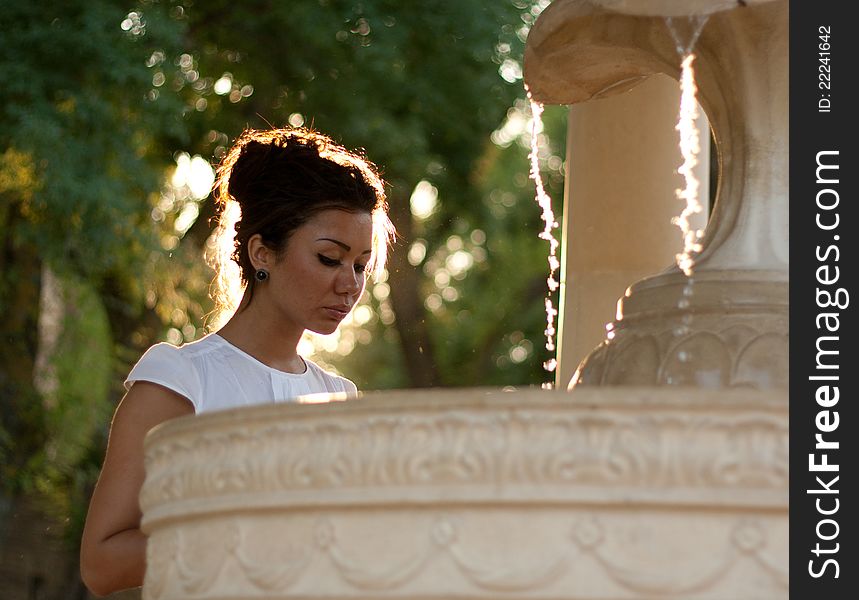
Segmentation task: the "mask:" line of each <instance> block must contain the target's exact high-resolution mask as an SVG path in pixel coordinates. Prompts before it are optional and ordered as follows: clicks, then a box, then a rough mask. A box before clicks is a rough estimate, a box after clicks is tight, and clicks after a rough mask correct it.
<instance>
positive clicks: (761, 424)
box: [141, 0, 788, 600]
mask: <svg viewBox="0 0 859 600" xmlns="http://www.w3.org/2000/svg"><path fill="white" fill-rule="evenodd" d="M744 4H745V6H739V5H737V4H736V3H734V2H713V1H705V0H697V1H684V2H680V1H673V2H669V1H667V0H663V1H652V2H647V1H644V0H641V1H639V2H624V1H611V0H601V1H598V0H590V1H583V0H556V2H555V3H553V4H552V5H550V7H549V8H548V9H547V10H546V11H545V12H544V13H543V14H542V15H541V16H540V18H539V19H538V21H537V23H536V24H535V26H534V28H533V29H532V32H531V36H530V37H529V41H528V45H527V48H526V79H527V80H528V83H529V86H530V88H531V90H532V93H533V94H534V96H535V98H536V99H537V100H539V101H543V102H556V103H577V102H584V101H586V100H589V99H591V98H593V97H594V96H599V95H600V93H607V92H606V90H611V92H620V91H621V90H622V88H623V87H625V86H629V85H633V84H634V83H636V82H638V81H640V80H641V79H643V78H645V77H647V76H649V75H650V74H653V73H660V72H661V73H668V74H672V75H673V74H676V72H677V64H679V60H677V58H676V57H675V56H673V53H674V49H673V45H671V46H668V45H667V44H668V41H667V39H668V38H667V37H666V36H667V35H668V32H667V31H666V23H665V21H664V19H662V18H661V17H662V16H666V15H668V16H676V17H682V16H683V15H686V14H689V13H695V14H699V13H712V14H710V17H709V22H708V24H707V26H706V27H705V29H704V32H703V33H702V35H701V40H700V42H699V44H698V45H697V47H696V51H698V52H700V62H699V71H698V72H699V78H700V83H699V85H700V87H701V90H702V104H703V105H704V106H705V108H706V109H707V111H708V113H709V115H710V118H711V120H712V122H713V125H714V128H715V130H716V135H717V139H718V140H719V144H720V160H721V164H722V173H723V175H722V180H721V184H720V191H719V202H718V203H717V207H716V212H715V217H714V218H713V219H712V221H711V225H710V228H709V229H708V233H707V241H706V247H705V250H704V252H703V253H702V255H701V257H700V262H699V265H698V268H697V270H696V275H695V278H696V282H695V286H694V293H693V296H692V298H693V299H694V302H693V304H692V305H691V306H690V307H689V308H691V309H693V313H692V319H691V321H689V322H687V321H688V320H687V321H682V322H683V323H684V325H687V326H688V329H689V330H688V331H687V332H684V334H683V335H682V336H677V335H676V334H675V333H674V331H673V330H674V328H675V325H676V323H677V321H678V320H680V319H682V316H683V315H681V314H678V307H677V305H676V298H675V296H674V294H675V293H677V292H678V290H679V289H680V288H682V287H683V285H685V283H684V282H683V280H682V279H681V275H680V274H679V273H675V272H671V271H668V272H665V273H662V274H659V275H656V276H654V277H653V278H651V279H646V280H644V281H643V282H641V283H638V284H636V285H634V286H632V288H631V290H630V292H629V293H628V296H627V297H626V298H624V300H623V303H622V311H621V317H622V318H619V319H618V320H617V321H616V322H615V323H614V324H613V325H612V327H613V328H614V329H615V330H616V331H615V333H616V335H615V336H614V339H613V340H611V342H610V343H606V344H604V345H603V346H601V348H600V349H598V350H597V351H596V352H595V353H594V354H593V355H592V356H591V357H590V358H588V359H587V360H586V361H585V363H584V365H583V367H582V369H580V376H579V378H578V381H579V382H580V383H581V384H588V383H597V384H600V385H597V386H589V385H577V386H576V387H575V389H574V390H573V391H572V392H560V391H551V392H550V391H543V390H535V389H534V390H518V391H502V390H486V389H468V390H408V391H391V392H377V393H367V394H364V395H362V396H361V397H360V398H357V399H351V400H349V401H346V402H340V401H330V400H340V399H335V398H321V399H320V398H313V397H309V398H306V399H304V400H305V401H304V402H301V403H297V404H280V405H268V406H258V407H252V408H244V409H239V410H233V411H224V412H220V413H212V414H207V415H202V416H198V417H187V418H182V419H177V420H175V421H172V422H169V423H166V424H164V425H162V426H159V427H158V428H156V429H155V430H153V431H152V432H150V434H149V435H148V437H147V440H146V471H147V476H146V482H145V484H144V487H143V490H142V492H141V507H142V509H143V513H144V516H143V528H144V530H145V531H146V532H147V534H148V535H149V536H150V537H149V544H148V549H147V572H146V580H145V584H144V591H143V593H144V598H145V599H146V600H179V599H183V600H190V599H203V598H206V599H215V598H217V599H226V598H230V599H251V598H253V599H263V598H265V599H287V598H289V599H297V598H304V599H310V598H318V599H323V598H324V599H335V598H344V599H345V598H353V599H359V598H360V599H378V598H401V599H405V598H410V599H427V600H428V599H436V598H437V599H441V598H457V599H465V598H511V599H525V598H534V599H546V600H549V599H553V600H562V599H563V600H572V599H586V598H587V599H621V598H684V599H686V598H731V599H736V598H743V599H751V598H783V597H786V596H787V577H788V575H787V548H788V525H787V498H788V490H787V486H788V443H787V439H788V408H787V395H786V391H785V390H784V387H785V384H786V369H785V367H784V363H783V357H784V356H785V354H784V351H785V347H784V345H785V344H786V341H785V336H786V335H787V330H786V310H787V305H786V297H785V292H786V269H785V266H786V260H787V259H786V248H784V247H783V242H786V239H785V232H784V231H783V230H782V225H785V226H786V218H787V213H786V210H787V209H786V198H787V196H786V179H785V169H786V165H785V164H783V162H782V161H783V159H784V157H786V143H787V142H786V138H785V137H784V136H785V135H786V121H785V122H783V120H782V117H783V116H784V114H785V113H784V111H783V110H782V108H784V110H786V96H784V95H780V94H785V93H786V83H787V79H786V78H787V72H786V59H787V48H786V32H787V3H786V1H784V0H777V1H774V2H754V1H752V0H750V1H748V2H745V3H744ZM643 7H648V8H647V9H644V8H643ZM651 15H659V16H658V17H657V16H651ZM782 102H783V103H784V107H782ZM571 176H572V177H575V174H571ZM563 310H564V307H563V306H562V307H561V311H562V313H563ZM666 332H667V333H666ZM695 336H698V337H695ZM713 337H715V338H718V342H716V341H715V340H714V339H713ZM675 338H679V339H675ZM642 340H644V341H642ZM678 344H687V346H685V347H686V348H687V351H689V354H690V356H691V357H692V359H693V360H692V361H687V362H684V363H683V367H684V369H685V370H682V373H685V375H684V376H683V377H680V381H677V383H686V384H696V386H697V387H683V386H669V385H664V384H666V383H667V380H666V377H665V375H664V373H665V372H666V369H667V368H666V366H665V365H670V364H672V363H671V360H672V359H671V358H670V356H671V353H672V352H676V351H677V345H678ZM714 344H716V345H718V347H719V348H721V349H722V350H721V351H714V350H712V348H713V347H715V346H714ZM630 348H631V349H630ZM725 357H727V358H725ZM723 359H724V360H723ZM695 361H698V362H697V363H695ZM726 361H727V362H726ZM690 363H692V364H690ZM694 364H697V369H699V370H701V371H703V372H707V371H708V370H709V371H714V370H715V371H717V372H718V373H719V376H718V377H715V376H707V377H705V378H704V379H705V380H702V379H701V377H700V376H698V375H696V373H697V371H696V367H695V366H694ZM669 371H670V369H669ZM672 372H673V371H672ZM607 384H625V385H612V386H608V385H607ZM660 384H662V385H660ZM702 384H706V385H702ZM739 384H745V385H739ZM320 400H323V402H320Z"/></svg>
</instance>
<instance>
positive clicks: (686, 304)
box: [677, 298, 689, 308]
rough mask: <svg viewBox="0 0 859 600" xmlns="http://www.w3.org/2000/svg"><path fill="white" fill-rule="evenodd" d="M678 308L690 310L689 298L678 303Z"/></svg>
mask: <svg viewBox="0 0 859 600" xmlns="http://www.w3.org/2000/svg"><path fill="white" fill-rule="evenodd" d="M677 308H689V299H688V298H681V299H680V300H679V301H678V302H677Z"/></svg>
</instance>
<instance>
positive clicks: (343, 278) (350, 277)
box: [336, 268, 364, 294]
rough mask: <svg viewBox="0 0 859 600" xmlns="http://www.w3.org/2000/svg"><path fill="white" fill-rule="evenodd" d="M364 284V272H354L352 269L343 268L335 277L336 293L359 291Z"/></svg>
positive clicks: (354, 292)
mask: <svg viewBox="0 0 859 600" xmlns="http://www.w3.org/2000/svg"><path fill="white" fill-rule="evenodd" d="M363 285H364V274H363V273H356V272H355V270H354V269H352V268H347V269H343V272H342V273H341V274H340V275H339V276H338V277H337V289H336V292H337V293H338V294H356V293H358V292H360V291H361V287H362V286H363Z"/></svg>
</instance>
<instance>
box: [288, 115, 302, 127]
mask: <svg viewBox="0 0 859 600" xmlns="http://www.w3.org/2000/svg"><path fill="white" fill-rule="evenodd" d="M288 121H289V124H290V125H292V126H293V127H301V126H302V125H304V115H302V114H301V113H292V114H291V115H289V119H288Z"/></svg>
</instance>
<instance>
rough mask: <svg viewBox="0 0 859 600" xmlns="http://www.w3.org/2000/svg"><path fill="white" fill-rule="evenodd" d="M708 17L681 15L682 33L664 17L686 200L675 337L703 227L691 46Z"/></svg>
mask: <svg viewBox="0 0 859 600" xmlns="http://www.w3.org/2000/svg"><path fill="white" fill-rule="evenodd" d="M707 18H708V15H695V16H692V17H688V18H685V19H683V20H682V23H683V25H685V26H686V27H685V29H686V32H685V35H684V33H682V32H681V30H680V27H678V26H677V25H678V24H677V23H676V22H675V20H674V19H672V18H671V17H668V18H666V19H665V23H666V25H667V26H668V31H669V32H670V33H671V37H672V38H673V40H674V45H675V50H676V51H677V55H678V57H679V58H680V59H681V61H680V111H679V116H678V118H677V126H676V127H675V129H676V130H677V132H678V134H679V136H680V142H679V143H680V154H681V155H682V157H683V164H681V165H680V167H679V168H678V169H677V172H678V173H679V174H680V175H682V176H683V180H684V187H683V188H681V189H678V190H677V198H678V199H680V200H681V201H683V202H685V207H684V208H683V210H682V211H681V213H680V214H679V215H678V216H676V217H674V218H673V219H672V220H671V222H672V224H674V225H677V227H679V228H680V233H681V235H682V238H683V250H682V252H680V253H678V254H677V255H676V256H675V260H676V262H677V267H678V268H679V269H680V270H681V271H683V274H684V275H686V283H685V285H684V286H683V290H682V292H681V296H680V299H679V300H678V301H677V308H678V309H680V310H681V311H682V315H681V317H680V324H679V325H678V326H677V327H675V328H674V332H673V333H674V335H675V336H677V337H683V336H685V335H686V334H688V333H689V330H690V325H691V324H692V313H691V312H690V311H688V308H689V306H690V305H691V300H692V296H693V295H694V287H693V286H694V283H695V279H694V277H693V271H694V266H695V256H696V255H697V254H698V253H699V252H701V249H702V245H701V238H702V237H703V236H704V231H703V230H701V229H694V228H693V227H692V226H691V224H690V221H689V219H690V217H692V216H693V215H696V214H699V213H701V212H702V211H703V210H704V209H703V207H702V206H701V201H700V197H699V189H700V182H699V181H698V178H697V177H696V176H695V167H696V166H698V154H699V153H700V152H701V143H700V136H699V128H698V118H699V116H700V113H699V110H698V100H697V93H698V86H697V85H696V84H695V70H694V68H693V67H692V63H693V62H694V61H695V54H693V53H692V49H693V48H694V46H695V42H697V41H698V36H700V35H701V31H702V30H703V29H704V25H705V23H706V22H707ZM677 358H678V359H679V360H680V361H681V362H688V361H689V360H690V359H691V357H690V356H689V352H688V351H685V350H684V351H680V352H679V353H678V357H677ZM669 383H670V382H669Z"/></svg>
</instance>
